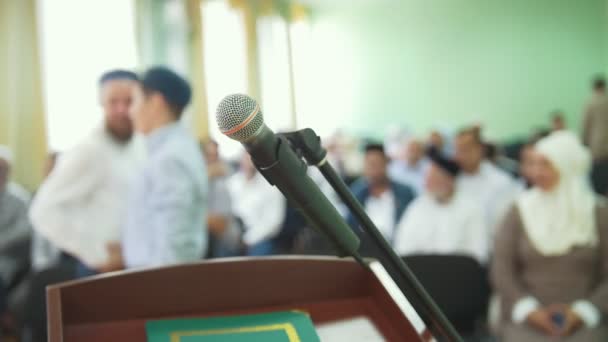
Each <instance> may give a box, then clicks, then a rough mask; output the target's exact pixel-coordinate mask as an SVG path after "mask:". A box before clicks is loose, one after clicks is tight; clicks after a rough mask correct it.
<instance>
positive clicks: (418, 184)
mask: <svg viewBox="0 0 608 342" xmlns="http://www.w3.org/2000/svg"><path fill="white" fill-rule="evenodd" d="M427 167H428V160H427V159H426V158H425V157H424V144H423V143H422V141H420V140H418V139H415V138H411V139H410V140H409V141H408V142H407V144H406V145H405V148H404V149H403V151H400V155H399V158H398V159H395V160H393V161H391V163H390V164H389V167H388V174H389V175H390V177H391V179H393V180H394V181H396V182H399V183H402V184H405V185H408V186H410V187H411V188H412V189H414V191H416V193H417V194H420V193H421V192H423V190H424V174H425V172H426V169H427Z"/></svg>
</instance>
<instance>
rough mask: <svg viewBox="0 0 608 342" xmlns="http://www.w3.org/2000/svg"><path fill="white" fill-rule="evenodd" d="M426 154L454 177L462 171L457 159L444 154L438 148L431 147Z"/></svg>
mask: <svg viewBox="0 0 608 342" xmlns="http://www.w3.org/2000/svg"><path fill="white" fill-rule="evenodd" d="M426 154H427V156H428V157H429V159H430V160H431V161H432V162H433V163H434V164H435V165H437V166H439V167H440V168H441V169H442V170H444V171H445V172H447V173H448V174H450V175H451V176H452V177H456V176H458V173H460V166H458V164H457V163H456V162H455V161H453V160H451V159H449V158H447V157H446V156H444V155H443V154H442V153H441V152H440V151H439V150H438V149H437V148H435V147H431V148H429V149H428V150H427V152H426Z"/></svg>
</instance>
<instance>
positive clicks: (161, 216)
mask: <svg viewBox="0 0 608 342" xmlns="http://www.w3.org/2000/svg"><path fill="white" fill-rule="evenodd" d="M190 98H191V90H190V85H189V84H188V82H187V81H186V80H184V79H183V78H182V77H181V76H179V75H177V74H176V73H174V72H173V71H171V70H169V69H167V68H164V67H154V68H151V69H149V70H148V71H146V72H145V73H144V75H143V76H142V78H141V81H140V84H139V86H138V87H136V91H135V100H134V102H133V106H132V107H131V117H132V118H133V123H134V125H135V129H136V130H138V131H139V132H141V133H143V134H144V135H145V140H146V147H147V151H148V160H147V161H146V163H145V164H144V167H143V172H142V174H140V175H139V176H138V177H137V180H136V181H135V183H134V186H133V191H132V193H131V195H130V199H129V206H128V215H127V222H126V226H125V230H124V233H123V245H122V253H123V256H124V261H125V264H126V266H127V267H128V268H137V267H153V266H161V265H170V264H177V263H182V262H189V261H195V260H199V259H201V258H202V257H203V256H204V255H205V252H206V249H207V229H206V227H207V225H206V211H207V191H208V190H207V189H208V188H207V172H206V168H205V162H204V158H203V156H202V154H201V152H200V147H199V144H198V143H197V142H196V140H195V139H194V137H193V136H192V135H191V134H190V133H189V132H188V131H187V129H186V128H185V127H184V126H182V124H181V123H180V118H181V117H182V114H183V112H184V109H185V108H186V106H187V105H188V103H189V102H190Z"/></svg>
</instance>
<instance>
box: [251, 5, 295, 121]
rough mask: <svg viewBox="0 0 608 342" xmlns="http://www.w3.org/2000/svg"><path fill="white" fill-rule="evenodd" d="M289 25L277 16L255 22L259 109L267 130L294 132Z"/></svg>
mask: <svg viewBox="0 0 608 342" xmlns="http://www.w3.org/2000/svg"><path fill="white" fill-rule="evenodd" d="M287 29H288V25H287V23H286V22H285V20H284V19H283V18H281V17H280V16H270V17H262V18H260V19H258V23H257V31H258V55H259V63H260V83H261V87H260V89H261V96H262V98H261V105H262V109H263V110H264V117H265V121H266V124H267V125H268V127H270V128H272V129H273V130H274V131H275V132H277V131H281V130H294V129H295V127H294V124H295V123H294V122H293V121H294V120H293V114H292V104H291V88H290V87H291V84H290V72H291V71H290V68H291V66H290V64H289V55H288V53H289V46H288V40H287Z"/></svg>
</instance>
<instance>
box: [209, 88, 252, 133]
mask: <svg viewBox="0 0 608 342" xmlns="http://www.w3.org/2000/svg"><path fill="white" fill-rule="evenodd" d="M215 117H216V119H217V124H218V126H219V128H220V131H221V132H222V133H223V134H225V135H226V136H228V137H229V138H231V139H234V140H237V141H246V140H248V139H250V138H252V137H254V136H255V134H256V133H257V132H258V130H259V129H260V127H262V126H263V125H264V116H263V115H262V111H261V110H260V106H259V105H258V103H257V102H256V101H255V100H254V99H253V98H251V97H249V96H247V95H244V94H232V95H228V96H226V97H224V98H223V99H222V101H220V104H219V105H218V106H217V111H216V113H215Z"/></svg>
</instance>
